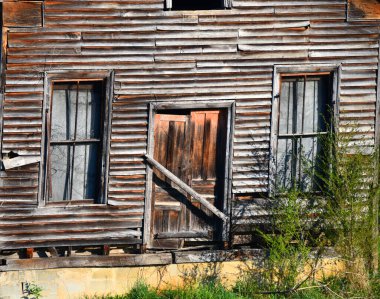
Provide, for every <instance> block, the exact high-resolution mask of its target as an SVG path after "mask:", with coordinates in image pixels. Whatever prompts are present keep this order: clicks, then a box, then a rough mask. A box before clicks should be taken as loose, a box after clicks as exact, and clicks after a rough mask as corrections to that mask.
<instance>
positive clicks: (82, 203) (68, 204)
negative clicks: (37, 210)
mask: <svg viewBox="0 0 380 299" xmlns="http://www.w3.org/2000/svg"><path fill="white" fill-rule="evenodd" d="M101 206H104V207H106V206H107V204H104V203H94V202H93V201H87V200H83V201H82V200H75V201H61V202H49V203H46V204H45V205H44V206H42V207H43V208H79V207H101Z"/></svg>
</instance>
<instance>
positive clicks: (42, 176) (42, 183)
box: [38, 72, 51, 207]
mask: <svg viewBox="0 0 380 299" xmlns="http://www.w3.org/2000/svg"><path fill="white" fill-rule="evenodd" d="M50 90H51V87H50V80H49V78H48V73H46V72H45V73H44V95H43V102H42V129H41V153H40V157H41V162H40V170H39V172H40V173H39V188H38V206H40V207H43V206H45V205H46V201H45V193H46V174H47V169H46V166H47V147H46V143H47V141H48V140H47V138H48V137H47V136H48V132H47V125H46V121H47V113H48V111H49V106H50V94H51V92H50Z"/></svg>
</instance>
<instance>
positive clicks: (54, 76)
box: [38, 70, 114, 207]
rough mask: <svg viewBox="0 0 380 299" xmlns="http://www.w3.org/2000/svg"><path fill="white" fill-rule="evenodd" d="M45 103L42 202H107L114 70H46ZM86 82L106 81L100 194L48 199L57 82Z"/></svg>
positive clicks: (40, 194) (72, 203)
mask: <svg viewBox="0 0 380 299" xmlns="http://www.w3.org/2000/svg"><path fill="white" fill-rule="evenodd" d="M44 75H45V76H44V103H43V114H42V140H41V161H42V162H41V163H40V176H39V194H38V205H39V206H40V207H44V206H67V205H70V206H76V205H77V206H86V205H89V206H93V205H106V204H107V195H108V184H107V182H108V168H109V147H110V145H109V143H110V134H111V133H110V131H111V130H110V128H111V104H112V101H111V99H112V95H113V81H114V74H113V72H112V71H92V70H89V71H60V72H59V71H55V72H45V74H44ZM78 81H79V82H86V81H92V82H93V81H103V82H104V83H103V90H102V103H101V105H102V109H103V110H104V111H101V113H102V117H101V121H102V123H101V131H100V134H101V136H102V138H101V140H100V149H99V153H100V156H99V157H100V161H99V166H98V167H100V170H99V171H100V174H99V176H100V181H99V182H100V187H99V192H98V198H97V199H95V200H94V201H92V200H91V202H90V201H88V200H62V201H49V200H48V196H49V194H48V190H47V188H48V173H49V170H48V167H49V165H48V163H49V160H50V156H49V152H50V137H51V136H50V130H51V123H50V119H51V114H52V111H51V103H52V98H53V91H54V83H62V82H67V83H70V82H78Z"/></svg>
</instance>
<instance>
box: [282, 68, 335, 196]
mask: <svg viewBox="0 0 380 299" xmlns="http://www.w3.org/2000/svg"><path fill="white" fill-rule="evenodd" d="M329 78H330V76H328V75H322V76H296V77H283V78H282V82H281V96H280V115H279V128H278V131H279V136H280V137H279V139H278V144H277V157H276V159H277V177H276V184H277V187H278V188H279V189H280V190H281V189H289V188H291V187H296V186H298V187H299V188H301V189H302V190H304V191H311V190H315V189H316V187H315V186H313V185H315V182H316V181H317V178H315V173H314V169H315V168H316V167H317V166H318V165H317V164H318V163H317V161H318V159H319V157H320V155H321V154H323V153H322V150H321V146H320V144H319V142H318V140H319V139H320V137H318V136H317V133H319V132H326V130H327V126H326V124H327V123H328V122H329V112H330V111H329V109H328V107H329V105H330V99H329V81H330V79H329ZM286 134H296V135H295V136H286ZM304 134H307V135H304ZM310 134H315V135H314V136H310ZM281 135H282V137H281Z"/></svg>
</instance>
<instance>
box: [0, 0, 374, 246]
mask: <svg viewBox="0 0 380 299" xmlns="http://www.w3.org/2000/svg"><path fill="white" fill-rule="evenodd" d="M376 10H377V12H378V11H380V2H379V1H376V0H373V1H371V0H368V1H365V0H359V1H357V0H353V1H349V3H347V0H324V1H321V0H293V1H287V0H281V1H268V0H224V1H221V0H210V1H180V0H123V1H111V0H108V1H107V0H96V1H87V0H81V1H71V0H61V1H50V0H46V1H3V2H2V25H3V27H2V56H1V57H2V65H1V75H2V77H1V78H2V80H1V93H2V94H1V101H0V107H1V111H2V113H1V114H0V115H1V126H0V149H1V154H2V157H1V159H2V163H3V165H2V169H1V171H0V213H1V218H0V249H1V250H18V249H25V248H43V247H48V248H52V247H62V246H65V247H71V246H74V247H75V246H88V245H101V246H102V245H112V246H113V245H115V246H116V245H119V246H131V248H136V249H140V250H141V251H145V250H149V249H152V250H156V249H165V250H171V249H179V248H183V247H194V246H199V245H202V246H204V245H210V244H214V245H218V246H237V244H246V243H247V244H249V243H252V242H254V240H251V239H250V238H248V237H247V236H249V235H250V228H251V225H252V224H254V223H258V222H260V218H261V217H262V216H265V214H266V212H265V210H264V209H262V208H261V202H262V201H263V199H262V194H266V193H268V192H269V191H270V185H271V183H270V182H271V179H272V177H274V176H276V174H278V173H280V172H282V177H283V178H282V181H283V184H288V183H289V182H294V181H299V180H300V179H301V177H302V170H301V169H300V167H299V165H298V161H297V154H295V153H297V152H300V149H301V148H302V149H306V151H307V152H308V154H309V156H310V159H311V160H313V159H315V157H316V156H317V154H318V140H317V138H316V136H317V135H318V134H321V133H324V132H325V130H326V129H325V127H324V125H323V121H322V118H323V116H326V115H327V111H328V110H332V111H333V116H332V117H333V118H334V121H335V122H336V123H337V124H338V126H339V129H340V130H345V129H346V128H347V127H349V126H350V125H351V124H353V123H355V124H356V126H358V128H359V129H360V130H361V132H362V134H363V136H365V140H366V143H367V145H368V146H369V147H373V146H374V145H375V144H376V143H378V140H379V139H378V137H379V136H378V124H379V119H378V116H379V115H378V112H379V103H378V101H379V91H378V82H379V78H378V70H379V33H380V32H379V22H377V21H376V18H378V16H379V14H378V13H376ZM330 108H331V109H330ZM281 159H285V160H284V162H283V164H281V163H280V161H281ZM280 164H281V165H282V166H280ZM284 165H285V166H284ZM297 165H298V166H297ZM280 168H281V169H280Z"/></svg>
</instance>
